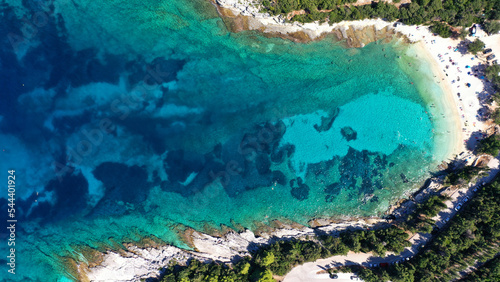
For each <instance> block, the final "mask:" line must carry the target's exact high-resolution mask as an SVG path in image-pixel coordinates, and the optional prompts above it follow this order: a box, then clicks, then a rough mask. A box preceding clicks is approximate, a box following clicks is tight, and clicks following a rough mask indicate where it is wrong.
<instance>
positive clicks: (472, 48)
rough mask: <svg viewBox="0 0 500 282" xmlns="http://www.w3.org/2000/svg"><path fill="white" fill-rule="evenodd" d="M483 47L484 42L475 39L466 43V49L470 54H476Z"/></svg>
mask: <svg viewBox="0 0 500 282" xmlns="http://www.w3.org/2000/svg"><path fill="white" fill-rule="evenodd" d="M483 49H484V42H483V41H481V40H479V39H476V40H475V41H474V42H471V43H469V45H467V50H468V51H469V52H471V53H472V54H474V55H475V54H477V52H479V51H482V50H483Z"/></svg>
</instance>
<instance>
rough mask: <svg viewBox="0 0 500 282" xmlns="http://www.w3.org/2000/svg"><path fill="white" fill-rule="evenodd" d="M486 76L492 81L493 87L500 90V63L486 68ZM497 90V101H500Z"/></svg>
mask: <svg viewBox="0 0 500 282" xmlns="http://www.w3.org/2000/svg"><path fill="white" fill-rule="evenodd" d="M485 76H486V78H488V80H489V81H491V83H493V87H495V88H496V90H497V91H500V65H491V66H488V67H487V68H486V71H485ZM498 95H499V93H498V92H497V94H496V96H495V99H496V100H497V103H498V102H500V97H499V96H498Z"/></svg>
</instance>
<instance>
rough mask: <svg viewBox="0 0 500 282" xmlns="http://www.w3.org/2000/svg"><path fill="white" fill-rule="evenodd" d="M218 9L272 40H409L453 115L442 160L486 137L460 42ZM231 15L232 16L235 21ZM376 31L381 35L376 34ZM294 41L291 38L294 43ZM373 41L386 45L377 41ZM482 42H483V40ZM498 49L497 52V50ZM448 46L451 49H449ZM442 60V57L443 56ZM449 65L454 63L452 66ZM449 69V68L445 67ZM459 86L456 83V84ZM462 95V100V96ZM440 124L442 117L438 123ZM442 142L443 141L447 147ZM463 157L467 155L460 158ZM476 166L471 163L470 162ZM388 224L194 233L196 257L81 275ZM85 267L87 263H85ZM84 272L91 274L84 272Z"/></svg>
mask: <svg viewBox="0 0 500 282" xmlns="http://www.w3.org/2000/svg"><path fill="white" fill-rule="evenodd" d="M217 4H218V5H219V6H220V7H223V8H225V9H226V10H225V11H224V12H223V14H224V15H228V13H229V14H230V15H229V16H233V17H240V16H243V17H245V19H244V20H241V19H239V20H240V21H241V22H242V23H244V24H242V26H244V27H245V28H246V29H250V30H259V31H261V32H264V33H269V34H276V33H279V34H282V35H284V36H285V37H286V36H288V35H290V34H294V35H293V36H297V35H296V34H295V33H298V32H302V33H303V34H305V35H306V36H307V37H308V38H309V39H319V38H321V37H322V36H324V35H325V34H327V33H336V34H337V37H339V38H343V39H347V41H349V40H350V43H349V42H348V43H349V44H350V45H360V46H364V44H366V43H368V42H370V40H371V41H373V39H374V38H372V37H370V36H368V37H364V38H356V39H352V38H351V39H349V38H350V37H352V35H353V31H354V32H355V31H356V30H359V31H362V30H365V29H367V28H373V30H374V31H373V34H375V35H376V36H377V35H380V36H381V37H382V38H383V37H386V36H392V35H393V34H401V35H404V36H405V37H406V38H408V40H409V41H411V42H414V43H416V44H415V46H414V47H415V50H417V52H418V53H419V55H420V56H422V57H424V59H425V60H426V61H427V62H430V63H431V64H432V65H431V66H429V67H430V68H431V70H432V72H433V75H434V76H435V79H436V83H438V84H439V87H440V88H441V90H442V92H443V97H440V98H441V101H440V103H442V104H443V105H446V106H447V108H446V109H448V110H449V111H448V112H446V116H448V117H449V120H448V121H447V125H449V126H450V127H453V128H450V133H449V134H451V135H452V136H451V138H450V136H447V137H446V136H444V137H443V140H448V141H447V142H449V141H450V140H451V141H452V142H453V144H451V145H448V149H449V150H448V152H444V153H443V154H444V155H445V156H446V159H450V158H453V156H455V155H461V157H463V158H467V156H469V155H470V154H471V151H468V150H467V146H466V145H465V141H467V140H469V138H471V136H473V137H472V138H471V139H472V140H473V142H472V143H471V142H469V144H468V145H469V148H473V145H474V144H473V143H474V140H476V139H475V137H477V134H478V132H484V131H485V130H486V129H487V127H488V125H487V124H486V123H485V121H484V119H483V118H481V116H480V115H479V114H478V111H479V110H480V109H481V108H483V107H484V106H483V105H482V104H481V102H480V101H479V100H478V97H477V94H476V93H477V92H479V93H481V92H482V91H483V88H484V84H483V80H481V79H479V78H477V77H475V76H473V75H468V74H467V72H468V71H470V68H466V66H470V67H474V66H477V65H478V63H479V62H480V60H479V59H477V58H474V59H473V60H471V57H473V56H472V55H470V54H466V55H463V54H462V53H461V52H459V51H454V50H455V49H456V47H457V45H458V44H459V42H460V41H459V40H453V39H443V38H440V37H437V36H433V35H432V34H431V33H430V32H429V30H428V28H427V27H423V26H421V27H416V26H398V27H394V23H390V22H384V21H382V20H363V21H355V22H341V23H338V24H334V25H332V26H330V25H328V24H321V25H320V24H316V23H308V24H298V23H293V24H292V23H284V19H283V18H282V17H271V16H270V15H266V14H260V13H258V9H257V8H255V7H253V6H250V5H249V2H248V1H238V0H217ZM231 13H232V15H231ZM378 31H383V32H380V33H378ZM293 36H292V37H293ZM376 36H375V40H378V39H382V38H380V37H376ZM481 39H482V40H483V38H481ZM484 41H485V42H486V44H487V46H486V47H487V48H492V49H494V52H496V54H500V50H497V49H500V35H495V36H490V37H488V39H487V40H484ZM495 44H497V46H494V45H495ZM448 46H450V48H448ZM440 55H441V56H440ZM450 59H451V60H452V61H453V62H454V63H456V64H454V65H452V64H451V62H450ZM447 65H448V66H449V67H448V68H446V66H447ZM458 77H460V81H459V82H457V81H456V80H457V78H458ZM465 83H470V85H471V86H470V87H466V86H465ZM458 93H460V97H459V96H458ZM436 118H440V117H436ZM443 142H444V141H443ZM463 152H465V154H462V153H463ZM472 161H474V159H471V160H470V162H472ZM383 222H385V220H380V219H377V220H373V221H365V220H356V221H346V222H342V223H328V222H327V221H326V220H325V221H324V223H325V225H324V226H321V227H316V228H309V227H303V228H297V227H295V226H285V227H284V228H279V229H276V230H274V231H272V232H270V233H268V234H265V233H264V234H261V235H262V236H261V237H256V236H255V234H254V233H253V232H251V231H249V230H246V231H244V232H241V233H237V232H234V231H229V232H227V233H226V234H224V235H223V236H221V237H216V236H210V235H207V234H202V233H199V232H196V231H194V232H192V233H191V235H192V241H191V243H192V245H193V247H194V249H195V251H186V250H182V249H179V248H176V247H173V246H160V247H155V248H139V247H136V246H132V247H129V248H128V251H126V252H125V253H123V252H122V253H120V254H119V253H117V252H107V253H105V254H104V257H103V261H102V262H101V263H100V265H98V266H95V267H92V268H90V269H88V271H87V270H85V271H81V272H80V274H81V277H82V279H84V280H91V281H137V280H139V279H141V278H147V277H155V276H157V275H159V271H158V269H159V268H161V267H164V266H166V265H167V264H168V262H169V261H170V260H172V259H175V260H177V261H178V262H181V263H183V262H186V261H187V260H188V259H189V258H197V259H199V260H201V261H213V260H216V261H221V262H230V261H231V260H232V259H233V258H234V257H236V256H244V255H248V248H249V246H257V245H263V244H268V243H270V242H273V241H274V240H276V239H286V238H302V237H306V236H310V235H314V234H316V232H318V231H320V232H325V233H334V232H338V231H341V230H344V229H346V228H361V227H366V226H371V225H373V224H374V223H383ZM81 264H84V263H81ZM81 269H87V268H86V267H82V268H81Z"/></svg>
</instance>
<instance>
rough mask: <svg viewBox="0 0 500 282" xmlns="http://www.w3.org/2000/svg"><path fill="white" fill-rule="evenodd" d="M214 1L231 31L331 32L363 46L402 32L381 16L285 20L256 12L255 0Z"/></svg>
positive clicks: (293, 36) (299, 35)
mask: <svg viewBox="0 0 500 282" xmlns="http://www.w3.org/2000/svg"><path fill="white" fill-rule="evenodd" d="M215 4H216V5H217V7H218V11H219V13H220V15H221V16H222V18H223V20H224V22H225V24H226V26H227V27H228V29H229V30H231V31H232V32H240V31H243V30H258V31H261V32H263V33H264V34H265V35H267V36H273V37H281V38H285V39H289V40H292V41H296V42H308V41H312V40H319V39H322V38H324V37H325V36H326V35H328V34H335V35H336V37H337V39H338V40H339V41H342V42H345V44H346V46H348V47H364V46H365V45H366V44H368V43H370V42H374V41H379V40H385V41H389V40H391V39H393V38H394V36H395V35H396V36H398V37H403V38H405V39H407V38H406V36H405V35H403V34H401V33H399V32H397V31H396V29H397V28H395V27H394V26H393V23H391V22H385V21H383V20H363V21H353V22H340V23H335V24H332V25H330V24H328V23H319V22H314V23H305V24H301V23H298V22H289V21H287V20H286V19H285V17H283V16H282V15H278V16H272V15H270V14H269V13H262V12H259V10H260V6H259V3H258V2H256V1H248V0H239V1H238V0H216V2H215Z"/></svg>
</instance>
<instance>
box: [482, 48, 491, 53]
mask: <svg viewBox="0 0 500 282" xmlns="http://www.w3.org/2000/svg"><path fill="white" fill-rule="evenodd" d="M491 51H492V50H491V48H488V49H484V51H483V53H484V54H488V53H490V52H491Z"/></svg>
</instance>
